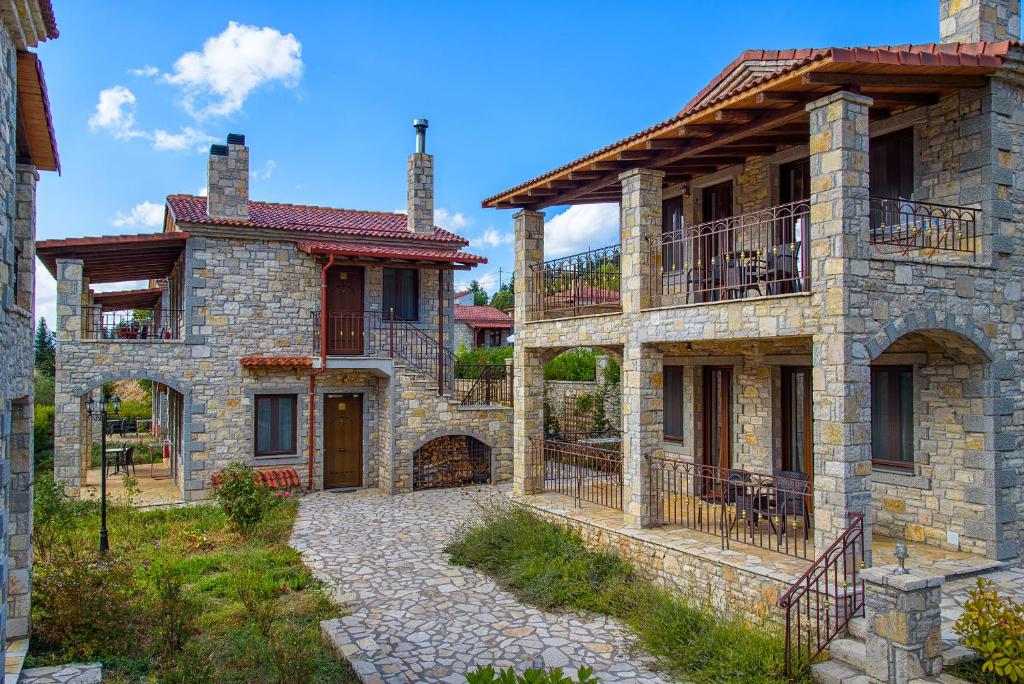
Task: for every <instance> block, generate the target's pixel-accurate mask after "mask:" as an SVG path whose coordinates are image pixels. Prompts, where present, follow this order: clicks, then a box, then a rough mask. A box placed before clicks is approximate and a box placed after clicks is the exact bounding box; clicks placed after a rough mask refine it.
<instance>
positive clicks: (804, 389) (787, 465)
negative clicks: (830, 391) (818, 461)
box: [782, 367, 814, 478]
mask: <svg viewBox="0 0 1024 684" xmlns="http://www.w3.org/2000/svg"><path fill="white" fill-rule="evenodd" d="M811 413H812V408H811V369H810V368H800V367H784V368H783V369H782V469H783V470H785V471H787V472H793V473H803V474H804V475H807V476H808V478H810V477H813V476H814V444H813V441H812V437H811V435H812V432H813V427H812V420H813V418H812V415H811Z"/></svg>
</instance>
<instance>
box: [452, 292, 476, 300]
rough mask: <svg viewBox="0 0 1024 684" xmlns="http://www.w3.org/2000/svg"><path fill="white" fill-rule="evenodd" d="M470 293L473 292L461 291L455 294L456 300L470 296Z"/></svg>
mask: <svg viewBox="0 0 1024 684" xmlns="http://www.w3.org/2000/svg"><path fill="white" fill-rule="evenodd" d="M470 292H472V290H460V291H459V292H456V293H455V299H461V298H462V297H465V296H466V295H468V294H469V293H470Z"/></svg>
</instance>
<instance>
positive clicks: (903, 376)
mask: <svg viewBox="0 0 1024 684" xmlns="http://www.w3.org/2000/svg"><path fill="white" fill-rule="evenodd" d="M871 459H872V460H873V461H874V462H875V463H876V464H878V465H882V466H892V467H896V468H910V467H912V466H913V463H914V369H913V368H912V367H910V366H881V367H877V368H872V369H871Z"/></svg>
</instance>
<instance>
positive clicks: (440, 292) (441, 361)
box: [437, 268, 445, 396]
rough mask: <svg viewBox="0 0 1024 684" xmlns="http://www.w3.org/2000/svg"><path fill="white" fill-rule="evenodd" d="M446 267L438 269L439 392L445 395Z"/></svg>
mask: <svg viewBox="0 0 1024 684" xmlns="http://www.w3.org/2000/svg"><path fill="white" fill-rule="evenodd" d="M444 380H445V378H444V269H443V268H439V269H437V393H438V394H439V395H441V396H444Z"/></svg>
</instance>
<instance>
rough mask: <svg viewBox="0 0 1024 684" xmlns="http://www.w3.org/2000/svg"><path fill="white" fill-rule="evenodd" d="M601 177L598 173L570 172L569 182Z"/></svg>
mask: <svg viewBox="0 0 1024 684" xmlns="http://www.w3.org/2000/svg"><path fill="white" fill-rule="evenodd" d="M603 175H604V174H602V173H601V172H600V171H570V172H569V180H596V179H598V178H600V177H601V176H603ZM573 185H575V183H574V184H573Z"/></svg>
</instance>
